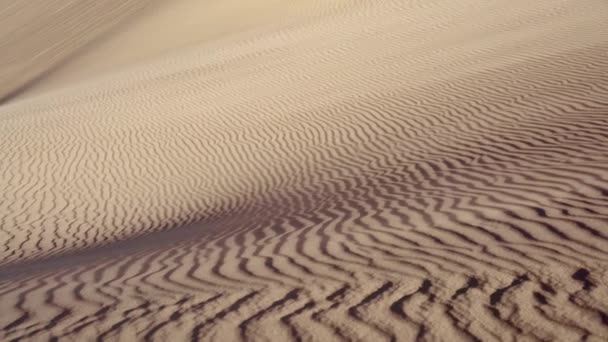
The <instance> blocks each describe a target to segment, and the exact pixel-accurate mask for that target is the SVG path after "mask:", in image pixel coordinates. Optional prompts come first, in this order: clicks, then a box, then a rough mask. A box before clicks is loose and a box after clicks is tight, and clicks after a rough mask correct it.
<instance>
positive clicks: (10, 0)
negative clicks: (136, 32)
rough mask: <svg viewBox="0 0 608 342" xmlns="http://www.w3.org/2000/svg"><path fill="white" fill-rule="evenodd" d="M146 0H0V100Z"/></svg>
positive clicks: (14, 94)
mask: <svg viewBox="0 0 608 342" xmlns="http://www.w3.org/2000/svg"><path fill="white" fill-rule="evenodd" d="M151 1H152V0H103V1H97V0H76V1H73V0H0V51H2V52H1V53H0V103H1V102H5V101H8V100H10V99H13V98H15V97H18V96H20V95H21V93H23V92H25V91H27V90H28V89H29V88H30V87H31V86H33V85H34V84H36V83H38V82H39V81H40V80H41V79H44V78H45V77H46V76H47V75H48V74H52V73H53V71H54V69H56V68H59V67H60V66H61V65H62V63H65V61H66V59H67V58H68V57H70V56H72V55H74V54H76V53H77V52H78V51H79V50H81V49H82V48H83V47H85V46H86V45H87V44H89V43H91V42H92V41H94V40H95V39H96V38H98V37H99V36H101V35H102V34H103V33H105V32H107V31H109V30H111V29H113V28H115V27H116V26H118V25H119V24H121V23H122V22H123V21H124V20H125V19H128V18H130V17H131V16H133V15H135V14H137V13H138V12H139V11H140V10H142V9H143V8H144V7H145V5H146V4H147V3H148V2H151Z"/></svg>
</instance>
